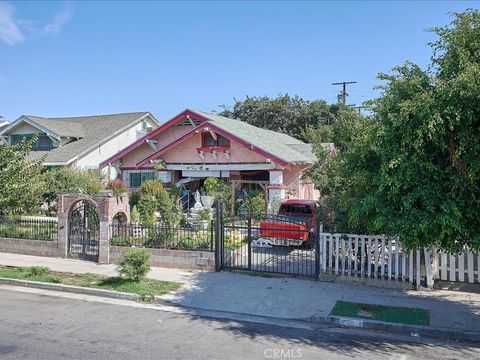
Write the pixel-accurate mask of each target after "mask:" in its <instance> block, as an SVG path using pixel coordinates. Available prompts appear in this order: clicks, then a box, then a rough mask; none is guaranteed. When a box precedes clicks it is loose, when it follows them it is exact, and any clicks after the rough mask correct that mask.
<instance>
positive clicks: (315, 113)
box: [219, 94, 340, 141]
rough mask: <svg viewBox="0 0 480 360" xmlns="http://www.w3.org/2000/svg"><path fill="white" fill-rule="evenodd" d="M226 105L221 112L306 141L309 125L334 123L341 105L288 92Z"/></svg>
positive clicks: (254, 97)
mask: <svg viewBox="0 0 480 360" xmlns="http://www.w3.org/2000/svg"><path fill="white" fill-rule="evenodd" d="M222 107H223V109H224V110H223V111H222V112H220V113H219V115H222V116H226V117H231V118H234V119H240V120H242V121H245V122H247V123H249V124H252V125H255V126H258V127H261V128H264V129H270V130H275V131H279V132H283V133H285V134H288V135H291V136H293V137H296V138H298V139H300V140H304V141H306V140H308V136H307V131H308V130H307V129H308V128H309V127H314V128H316V127H319V126H322V125H329V124H332V123H333V122H335V119H336V115H337V113H338V111H339V108H340V106H339V105H337V104H333V105H329V104H327V103H326V102H325V101H323V100H315V101H309V100H304V99H302V98H300V97H298V96H293V97H291V96H289V95H288V94H284V95H282V94H280V95H279V96H277V97H276V98H269V97H268V96H252V97H250V96H247V97H246V98H245V99H244V100H236V101H235V104H234V105H233V107H229V106H225V105H224V106H222Z"/></svg>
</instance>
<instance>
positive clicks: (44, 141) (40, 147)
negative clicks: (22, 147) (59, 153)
mask: <svg viewBox="0 0 480 360" xmlns="http://www.w3.org/2000/svg"><path fill="white" fill-rule="evenodd" d="M33 135H34V134H14V135H10V144H12V145H15V144H18V143H19V142H21V141H22V140H25V141H28V140H30V139H31V138H32V137H33ZM52 148H53V142H52V139H50V138H49V137H48V136H47V135H45V134H37V141H35V142H34V143H33V144H32V151H48V150H52Z"/></svg>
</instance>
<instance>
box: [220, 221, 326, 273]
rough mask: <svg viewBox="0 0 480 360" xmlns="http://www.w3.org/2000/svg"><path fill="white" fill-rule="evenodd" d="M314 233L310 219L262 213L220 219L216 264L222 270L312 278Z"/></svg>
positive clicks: (314, 229) (314, 259)
mask: <svg viewBox="0 0 480 360" xmlns="http://www.w3.org/2000/svg"><path fill="white" fill-rule="evenodd" d="M316 234H317V231H316V224H315V223H314V222H313V221H312V218H311V217H291V216H281V215H268V214H265V215H255V216H248V215H246V216H236V217H227V218H223V219H222V222H221V224H219V246H220V251H219V253H220V256H221V258H219V260H218V261H220V262H221V264H222V266H221V267H222V268H224V269H237V270H248V271H256V272H270V273H280V274H289V275H301V276H315V275H316V273H317V271H318V266H317V263H318V254H317V251H316V250H317V249H315V245H316V243H317V242H316Z"/></svg>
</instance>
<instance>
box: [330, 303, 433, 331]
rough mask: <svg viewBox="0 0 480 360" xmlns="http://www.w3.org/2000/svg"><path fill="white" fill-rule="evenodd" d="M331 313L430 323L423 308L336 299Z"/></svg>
mask: <svg viewBox="0 0 480 360" xmlns="http://www.w3.org/2000/svg"><path fill="white" fill-rule="evenodd" d="M331 315H336V316H346V317H352V318H361V319H372V320H378V321H387V322H392V323H400V324H408V325H423V326H428V325H429V323H430V312H429V311H428V310H424V309H417V308H406V307H397V306H383V305H372V304H361V303H353V302H347V301H337V303H336V304H335V307H334V308H333V310H332V313H331Z"/></svg>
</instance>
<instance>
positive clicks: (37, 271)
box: [25, 266, 50, 277]
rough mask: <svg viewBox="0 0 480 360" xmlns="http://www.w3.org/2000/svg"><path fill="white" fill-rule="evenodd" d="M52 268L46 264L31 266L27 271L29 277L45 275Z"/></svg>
mask: <svg viewBox="0 0 480 360" xmlns="http://www.w3.org/2000/svg"><path fill="white" fill-rule="evenodd" d="M49 271H50V269H49V268H48V267H46V266H29V267H27V268H26V269H25V273H26V274H27V276H29V277H33V276H41V275H45V274H46V273H47V272H49Z"/></svg>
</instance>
